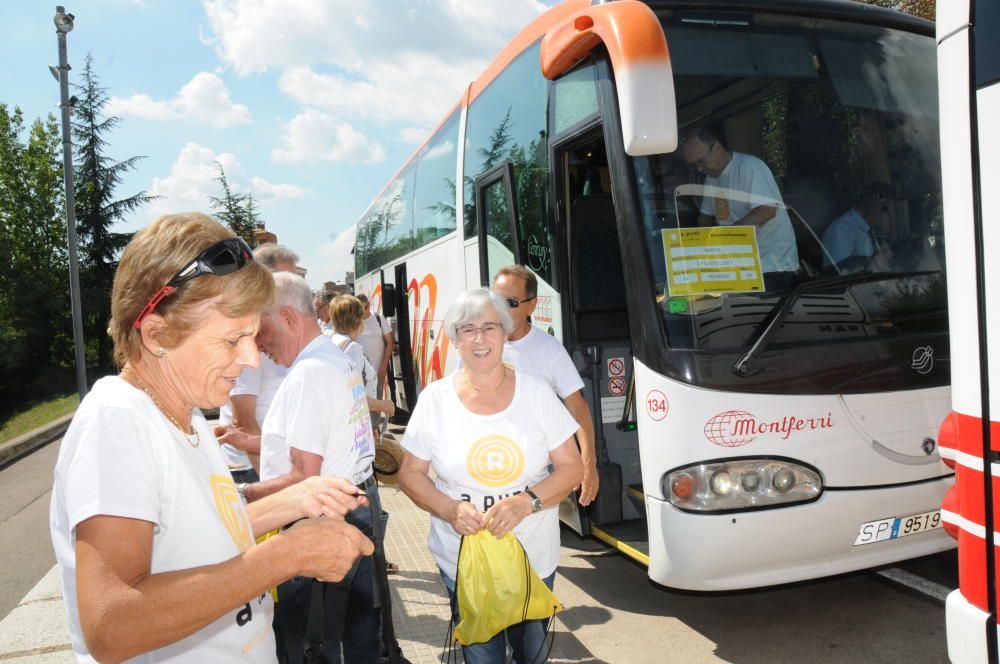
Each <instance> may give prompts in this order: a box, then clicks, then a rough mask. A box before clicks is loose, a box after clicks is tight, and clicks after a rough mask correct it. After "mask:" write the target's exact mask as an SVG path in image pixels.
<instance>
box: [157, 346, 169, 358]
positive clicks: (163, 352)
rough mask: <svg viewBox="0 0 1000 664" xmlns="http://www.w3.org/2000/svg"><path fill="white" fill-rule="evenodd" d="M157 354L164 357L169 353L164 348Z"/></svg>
mask: <svg viewBox="0 0 1000 664" xmlns="http://www.w3.org/2000/svg"><path fill="white" fill-rule="evenodd" d="M156 354H157V355H159V356H160V357H164V356H165V355H166V354H167V351H165V350H163V348H160V349H159V350H158V351H156Z"/></svg>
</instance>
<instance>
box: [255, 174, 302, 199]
mask: <svg viewBox="0 0 1000 664" xmlns="http://www.w3.org/2000/svg"><path fill="white" fill-rule="evenodd" d="M250 190H251V191H252V192H253V195H254V197H256V198H259V199H261V200H269V199H277V200H283V199H286V198H302V197H303V196H305V195H306V194H307V193H309V190H308V189H306V188H305V187H300V186H298V185H296V184H272V183H270V182H268V181H267V180H265V179H264V178H259V177H253V178H250Z"/></svg>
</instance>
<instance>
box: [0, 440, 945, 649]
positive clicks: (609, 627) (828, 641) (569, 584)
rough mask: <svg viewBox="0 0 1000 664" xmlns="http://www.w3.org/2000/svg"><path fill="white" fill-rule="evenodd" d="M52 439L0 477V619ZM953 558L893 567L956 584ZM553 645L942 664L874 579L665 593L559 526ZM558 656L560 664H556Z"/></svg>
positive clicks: (33, 521)
mask: <svg viewBox="0 0 1000 664" xmlns="http://www.w3.org/2000/svg"><path fill="white" fill-rule="evenodd" d="M58 451H59V443H53V444H51V445H48V446H47V447H44V448H42V449H41V450H38V451H37V452H35V453H34V454H32V455H30V456H28V457H26V458H24V459H22V460H20V461H18V462H16V463H14V464H12V465H10V466H8V467H7V468H4V469H3V470H0V561H2V563H0V619H2V618H3V617H5V616H6V615H7V614H8V613H9V612H10V611H11V610H12V609H13V608H14V607H15V606H16V605H17V603H18V602H19V601H20V599H21V598H22V597H23V596H24V595H25V593H27V592H28V591H29V590H30V589H31V588H32V587H33V586H34V585H35V583H36V582H37V581H38V580H39V579H40V578H41V577H42V576H43V575H44V574H45V573H46V572H48V571H49V569H50V568H51V567H52V566H53V565H54V564H55V557H54V555H53V553H52V545H51V543H50V541H49V534H48V509H49V499H50V496H51V492H50V488H51V484H52V468H53V466H54V464H55V459H56V456H57V454H58ZM955 566H956V562H955V556H954V554H953V553H951V554H942V555H938V556H931V557H927V558H922V559H919V560H916V561H911V562H910V563H907V564H906V565H904V566H902V567H903V569H904V570H905V571H906V572H907V573H908V576H907V575H904V576H906V578H908V579H910V580H913V579H916V580H917V581H920V580H924V579H926V580H929V581H931V582H932V583H934V584H938V587H939V588H940V586H944V587H947V588H954V587H955V586H956V585H957V575H956V572H955ZM559 572H560V575H559V578H558V579H557V580H556V592H557V594H558V596H559V598H560V599H561V600H562V601H563V603H564V604H565V605H566V606H567V607H569V608H568V609H567V610H566V611H565V612H564V613H562V614H561V615H560V623H561V626H562V628H560V629H558V630H557V638H559V639H560V640H561V641H560V648H559V649H560V650H561V652H562V653H564V654H565V655H568V656H569V657H570V659H568V660H566V661H573V662H608V663H611V664H619V663H621V662H628V663H629V664H643V663H646V662H648V663H650V664H653V663H656V664H660V663H662V662H684V663H685V664H687V663H698V662H738V663H741V664H743V663H746V664H757V663H760V664H764V663H767V664H771V663H773V662H790V661H808V662H810V663H811V664H821V663H824V662H830V663H836V664H841V663H845V662H906V663H907V664H916V663H920V662H946V661H947V652H946V643H945V629H944V607H943V605H942V604H941V602H940V601H939V600H935V599H930V598H928V597H927V596H925V595H923V594H922V593H921V592H919V591H917V590H913V589H911V588H908V587H906V586H903V585H900V584H898V583H895V582H890V581H888V580H886V579H885V578H884V576H883V575H880V574H877V573H875V572H861V573H856V574H851V575H845V576H839V577H834V578H831V579H824V580H820V581H815V582H807V583H799V584H794V585H790V586H783V587H779V588H768V589H763V590H754V591H740V592H734V593H726V594H698V593H687V592H675V591H670V590H667V589H664V588H662V587H660V586H657V585H655V584H652V583H650V582H649V580H648V579H647V578H646V571H645V569H644V568H642V567H641V566H639V565H637V564H635V563H633V562H632V561H631V560H629V559H627V558H625V557H623V556H621V555H619V554H618V553H616V552H612V551H609V550H608V549H607V548H606V547H604V546H603V545H602V544H601V543H599V542H597V541H596V540H589V539H588V540H582V539H579V538H577V537H576V536H575V535H573V534H572V533H570V532H569V531H567V530H566V529H563V549H562V564H561V567H560V570H559ZM561 661H562V660H561Z"/></svg>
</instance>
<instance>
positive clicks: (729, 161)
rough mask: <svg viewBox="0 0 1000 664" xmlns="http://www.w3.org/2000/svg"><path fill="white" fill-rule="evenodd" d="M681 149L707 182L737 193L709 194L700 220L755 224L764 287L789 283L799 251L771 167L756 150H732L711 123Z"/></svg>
mask: <svg viewBox="0 0 1000 664" xmlns="http://www.w3.org/2000/svg"><path fill="white" fill-rule="evenodd" d="M682 150H683V155H684V161H686V162H687V163H688V164H690V165H691V166H694V167H695V168H696V169H697V170H698V172H699V173H702V174H704V175H705V186H706V187H717V188H719V189H722V190H724V191H726V192H733V195H732V196H710V195H706V196H705V197H704V198H703V199H702V201H701V208H700V210H699V212H700V214H699V215H698V225H699V226H710V225H713V224H718V225H719V226H755V227H756V229H757V246H758V249H759V250H760V264H761V270H762V271H763V272H764V287H765V289H766V290H787V289H788V288H790V287H791V286H792V284H793V283H794V277H795V273H796V272H797V271H798V269H799V254H798V248H797V247H796V244H795V231H794V229H793V228H792V222H791V220H790V219H789V218H788V211H787V210H786V209H785V205H784V202H783V201H782V198H781V192H780V191H778V183H777V182H775V180H774V175H773V174H772V173H771V169H769V168H768V167H767V164H765V163H764V162H763V161H761V160H760V159H758V158H757V157H754V156H753V155H749V154H744V153H742V152H730V151H729V150H728V149H726V146H725V145H723V143H722V141H721V140H720V138H719V136H718V135H717V134H716V133H715V131H713V130H712V129H710V128H709V127H698V128H696V129H694V130H692V131H691V133H690V134H689V135H688V137H687V138H686V139H685V141H684V145H683V148H682ZM757 201H761V202H760V203H758V202H757ZM767 203H773V205H769V204H767Z"/></svg>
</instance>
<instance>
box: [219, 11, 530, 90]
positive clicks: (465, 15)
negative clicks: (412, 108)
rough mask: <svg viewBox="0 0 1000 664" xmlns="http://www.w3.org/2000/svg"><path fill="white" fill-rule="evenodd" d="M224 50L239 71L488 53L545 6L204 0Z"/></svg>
mask: <svg viewBox="0 0 1000 664" xmlns="http://www.w3.org/2000/svg"><path fill="white" fill-rule="evenodd" d="M203 4H204V7H205V14H206V15H207V16H208V20H209V23H210V25H211V28H212V30H213V32H214V33H215V37H216V38H217V39H218V44H217V47H216V50H217V52H218V54H219V57H220V58H221V59H222V60H224V61H225V62H227V63H228V64H230V65H231V66H232V67H233V68H234V69H235V70H236V71H237V72H238V73H240V74H249V73H254V72H261V71H265V70H267V69H270V68H273V67H284V66H290V65H299V64H313V63H326V64H332V65H335V66H337V67H340V68H342V69H345V70H348V71H354V72H360V71H362V70H363V69H366V68H367V66H368V65H369V64H370V63H371V62H372V61H373V60H376V59H380V60H381V61H383V62H392V61H394V60H397V59H398V56H399V55H400V54H401V53H407V52H411V51H420V52H428V53H437V54H438V55H439V56H440V57H441V59H442V60H444V59H446V58H449V57H456V58H457V57H467V58H479V59H482V58H486V57H489V56H492V55H493V54H494V53H496V52H497V51H499V50H500V48H502V47H503V45H504V44H505V43H506V42H507V40H508V39H510V37H511V36H512V35H513V34H514V33H515V32H516V31H517V30H519V29H520V28H521V27H523V26H524V25H526V24H527V23H528V22H529V21H531V20H532V19H533V18H535V17H536V16H538V14H540V13H541V12H542V11H544V10H545V9H546V6H545V5H544V4H543V3H541V2H539V1H538V0H505V1H504V2H463V1H462V0H442V1H440V2H433V3H432V2H420V3H414V2H412V0H204V3H203Z"/></svg>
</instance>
